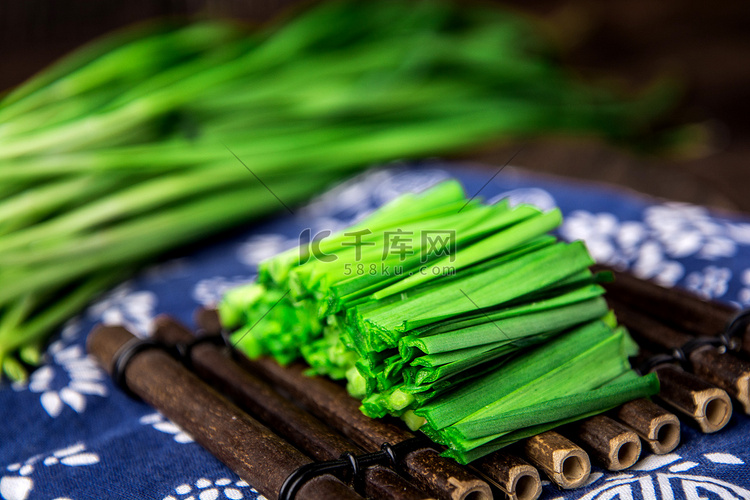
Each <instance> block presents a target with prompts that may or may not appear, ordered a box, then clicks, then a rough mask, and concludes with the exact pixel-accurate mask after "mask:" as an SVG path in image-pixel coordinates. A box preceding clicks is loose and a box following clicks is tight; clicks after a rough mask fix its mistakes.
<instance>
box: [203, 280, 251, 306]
mask: <svg viewBox="0 0 750 500" xmlns="http://www.w3.org/2000/svg"><path fill="white" fill-rule="evenodd" d="M254 279H255V276H232V277H231V278H225V277H224V276H214V277H213V278H208V279H204V280H200V281H199V282H198V283H196V285H195V287H194V288H193V298H194V299H195V301H196V302H198V303H199V304H201V305H203V306H206V307H214V306H216V304H218V303H219V301H220V300H221V298H222V297H223V296H224V294H225V293H226V292H227V291H228V290H231V289H232V288H235V287H238V286H240V285H244V284H245V283H249V282H251V281H252V280H254Z"/></svg>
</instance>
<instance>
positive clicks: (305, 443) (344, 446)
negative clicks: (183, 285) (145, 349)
mask: <svg viewBox="0 0 750 500" xmlns="http://www.w3.org/2000/svg"><path fill="white" fill-rule="evenodd" d="M154 326H155V329H154V334H153V337H154V339H156V340H158V341H160V342H164V343H166V344H169V345H174V344H178V343H189V342H191V341H192V340H195V337H194V336H193V334H192V333H191V332H190V330H189V329H188V328H187V327H185V326H184V325H182V324H181V323H179V322H178V321H177V320H175V319H174V318H172V317H170V316H166V315H162V316H158V317H157V318H156V319H155V320H154ZM223 351H224V349H222V348H221V347H219V346H217V345H214V344H209V343H205V344H199V345H196V346H195V347H194V348H193V349H192V350H191V351H190V354H191V361H192V366H193V369H194V370H195V372H196V373H197V374H198V375H199V376H200V377H201V378H202V379H204V380H206V381H207V382H209V383H210V384H211V385H212V386H214V387H215V388H216V389H217V390H219V391H220V392H222V393H224V394H226V395H228V396H230V397H231V398H232V399H233V400H234V401H235V402H236V403H237V404H238V405H239V406H240V408H242V409H243V410H246V411H249V412H251V413H252V414H254V415H255V416H257V417H258V418H259V419H260V420H262V421H263V422H264V423H265V424H266V425H268V426H269V427H270V428H271V429H273V430H274V431H275V432H276V433H278V434H279V435H280V436H282V437H283V438H285V439H287V440H288V441H289V442H290V443H292V444H293V445H295V446H296V447H297V448H299V449H300V450H302V451H304V452H305V453H307V454H308V455H309V456H311V457H313V458H315V459H316V460H319V461H325V460H335V459H337V458H339V457H340V456H341V455H342V454H343V453H346V452H351V453H353V454H355V455H358V454H362V452H363V451H362V449H361V448H359V447H357V446H356V445H354V444H352V443H351V442H350V441H348V440H347V439H345V438H344V437H343V436H341V435H340V434H339V433H337V432H334V431H333V430H332V429H331V428H330V427H328V426H327V425H325V424H323V423H322V422H321V421H320V420H318V419H316V418H315V417H313V416H312V415H310V414H309V413H307V412H305V411H303V410H301V409H300V408H299V407H297V406H295V405H294V404H292V403H291V402H289V401H288V400H286V399H284V398H283V397H281V396H280V395H279V394H278V393H276V392H275V391H274V390H273V389H272V388H271V386H269V385H268V384H266V383H265V382H263V381H262V380H260V379H258V378H257V377H254V376H253V375H251V374H250V373H248V372H247V371H246V370H244V369H243V368H242V367H240V366H239V365H238V364H237V363H235V362H234V361H232V360H231V359H228V358H227V356H226V354H225V353H224V352H223ZM364 479H365V492H366V494H367V495H368V496H369V497H373V498H383V499H393V500H417V499H425V498H428V495H426V494H425V493H423V492H421V491H420V490H419V489H417V488H415V487H414V486H412V485H411V484H410V483H409V482H408V481H406V480H405V479H404V478H402V477H401V476H399V475H398V474H397V473H396V472H394V471H393V470H391V469H388V468H386V467H383V466H380V465H376V466H373V467H368V468H367V469H366V470H365V472H364Z"/></svg>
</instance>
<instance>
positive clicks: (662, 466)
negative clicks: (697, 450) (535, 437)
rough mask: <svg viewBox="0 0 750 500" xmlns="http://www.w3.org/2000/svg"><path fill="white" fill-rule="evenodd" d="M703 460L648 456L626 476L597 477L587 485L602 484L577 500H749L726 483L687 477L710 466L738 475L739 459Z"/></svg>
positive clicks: (729, 456) (710, 455)
mask: <svg viewBox="0 0 750 500" xmlns="http://www.w3.org/2000/svg"><path fill="white" fill-rule="evenodd" d="M703 457H704V458H705V459H706V462H705V463H703V464H701V463H698V462H696V461H693V460H683V459H682V457H681V456H680V455H679V454H677V453H670V454H667V455H649V456H648V457H646V458H644V459H642V460H641V461H639V462H638V463H637V464H635V465H634V466H633V467H631V468H630V469H628V470H627V471H626V472H625V473H621V474H610V475H603V474H600V475H598V476H597V477H596V479H595V480H594V481H590V482H589V485H595V484H596V483H598V482H599V481H600V480H601V482H600V483H599V484H598V485H596V486H595V487H594V488H593V489H592V490H590V491H588V492H587V493H585V494H584V495H582V496H580V498H579V500H610V499H612V498H616V497H619V498H620V500H631V499H633V498H643V499H644V500H656V499H663V500H673V499H675V498H687V499H689V500H699V499H705V498H721V499H723V500H733V499H744V500H750V491H748V490H747V489H745V488H742V487H740V486H737V485H735V484H732V483H730V482H728V481H723V480H720V479H717V478H715V477H710V476H706V475H702V473H700V472H698V473H695V474H694V473H692V472H691V473H690V474H686V472H688V471H693V470H695V469H697V468H700V467H701V466H702V465H704V466H711V464H720V465H721V466H723V467H730V468H731V467H734V469H733V472H734V473H738V472H740V471H741V470H742V469H741V466H743V465H744V461H743V460H742V459H740V458H739V457H736V456H734V455H732V454H729V453H706V454H704V455H703ZM714 467H715V465H714ZM705 468H708V467H705ZM592 476H593V474H592Z"/></svg>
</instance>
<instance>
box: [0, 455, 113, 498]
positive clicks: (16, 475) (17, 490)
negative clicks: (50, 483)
mask: <svg viewBox="0 0 750 500" xmlns="http://www.w3.org/2000/svg"><path fill="white" fill-rule="evenodd" d="M97 463H99V455H98V454H96V453H92V452H89V451H86V445H85V444H83V443H76V444H74V445H72V446H68V447H65V448H62V449H59V450H56V451H54V452H52V454H50V455H45V454H40V455H34V456H33V457H30V458H28V459H27V460H25V461H24V462H22V463H14V464H11V465H9V466H7V467H6V468H5V469H6V471H7V472H8V473H10V474H7V475H4V476H3V477H1V478H0V497H2V498H3V499H5V500H26V499H27V498H28V496H29V493H31V491H32V490H33V489H34V480H33V478H32V476H33V474H34V471H36V470H37V469H39V467H40V466H42V467H53V466H56V465H65V466H67V467H81V466H86V465H94V464H97ZM56 500H63V499H62V498H58V499H56Z"/></svg>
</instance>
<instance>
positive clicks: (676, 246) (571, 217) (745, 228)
mask: <svg viewBox="0 0 750 500" xmlns="http://www.w3.org/2000/svg"><path fill="white" fill-rule="evenodd" d="M450 177H456V178H458V179H459V180H460V181H461V182H462V183H463V184H464V186H465V187H466V191H467V193H469V194H474V193H476V192H477V191H479V190H480V189H482V191H481V196H483V197H484V198H485V199H487V200H488V201H490V202H492V201H497V200H499V199H502V198H505V197H508V198H510V199H511V200H512V202H514V203H518V202H529V203H533V204H535V205H538V206H540V207H542V208H551V207H553V206H559V207H560V208H561V209H562V211H563V213H564V214H565V222H564V225H563V226H562V227H561V229H560V234H561V235H562V236H563V237H564V238H567V239H570V240H574V239H583V240H585V241H586V243H587V245H588V247H589V249H590V251H591V253H592V254H593V255H594V257H595V258H597V259H598V260H600V261H601V262H607V263H611V264H616V265H619V266H623V267H627V268H630V269H631V270H632V271H633V272H634V273H636V274H637V275H639V276H641V277H643V278H650V279H654V280H656V281H658V282H660V283H662V284H664V285H669V286H671V285H680V286H683V287H686V288H689V289H690V290H693V291H695V292H697V293H699V294H701V295H703V296H704V297H712V298H718V299H721V300H724V301H728V302H732V303H735V304H738V305H748V304H750V219H746V218H740V217H734V216H720V215H717V214H713V213H711V212H710V211H708V210H706V209H705V208H702V207H699V206H694V205H689V204H685V203H671V202H662V201H659V200H654V199H649V198H646V197H641V196H638V195H636V194H634V193H628V192H625V191H622V190H616V189H611V188H607V187H604V186H601V185H596V186H592V185H586V184H583V183H572V182H567V181H563V180H561V179H557V178H555V179H552V178H549V179H548V178H543V177H538V176H531V175H529V174H527V173H523V172H522V171H520V170H516V169H513V168H507V169H505V170H503V171H502V173H501V174H500V175H498V176H496V177H495V178H494V179H493V180H492V182H490V183H489V184H488V185H487V186H486V187H484V188H482V186H483V185H484V184H485V183H486V182H487V179H488V178H489V174H488V171H487V170H486V169H482V170H480V169H472V168H470V167H466V166H463V167H461V168H459V167H458V166H456V165H443V164H440V163H435V162H431V163H427V164H423V165H410V166H405V165H392V166H390V167H388V168H383V169H376V170H372V171H369V172H367V173H365V174H363V175H361V176H359V177H357V178H355V179H353V180H351V181H348V182H346V183H344V184H341V185H339V186H338V187H336V188H334V189H332V190H331V191H329V192H327V193H325V194H323V195H322V196H321V197H319V198H318V199H316V200H314V201H313V202H312V203H310V204H309V205H307V206H306V207H304V208H302V209H300V210H298V211H297V212H296V213H295V214H294V215H284V214H283V213H282V215H280V216H279V217H278V218H277V219H275V220H273V221H271V222H267V223H264V224H260V225H256V226H254V227H249V228H248V230H247V231H246V232H245V233H244V234H243V235H241V236H237V237H234V238H231V239H225V240H222V241H216V242H215V243H213V244H208V245H206V246H204V247H202V248H201V249H200V250H198V251H196V252H195V253H194V254H192V255H190V256H188V257H185V258H179V259H176V260H172V261H169V262H166V263H164V264H161V265H159V266H157V267H154V268H152V269H149V270H147V271H145V272H144V273H142V274H141V275H140V276H139V277H137V278H136V279H133V280H131V281H128V282H126V283H123V284H122V285H120V286H119V287H117V288H116V289H114V290H112V291H111V292H110V293H108V294H106V296H104V297H103V298H101V299H100V300H99V301H98V302H97V303H96V304H94V305H92V306H91V307H89V308H88V309H87V310H86V311H85V312H84V313H83V314H81V315H80V316H78V317H76V318H74V319H72V320H70V321H69V322H68V323H67V324H66V325H65V326H64V328H62V330H61V332H60V334H59V335H58V336H57V337H56V340H55V341H54V342H53V343H52V344H51V345H50V347H49V349H48V352H47V358H46V362H45V364H44V365H43V366H42V367H40V368H39V369H38V370H36V371H35V372H34V373H33V374H32V375H31V378H30V380H29V382H28V383H27V384H16V385H11V386H7V385H6V386H4V387H2V388H1V389H0V417H2V422H1V423H0V498H2V499H5V500H26V499H28V500H33V499H44V500H53V499H56V500H63V499H72V500H83V499H102V498H112V499H120V498H121V499H154V500H175V499H182V500H188V499H190V500H213V499H219V498H221V499H243V498H244V499H251V498H255V497H256V496H257V495H258V494H257V492H256V491H255V490H254V489H253V488H252V486H251V485H248V484H247V483H245V482H244V481H242V480H240V479H239V478H238V477H237V476H236V475H235V474H233V473H232V472H231V471H230V470H228V469H227V468H226V467H225V466H224V465H222V464H221V463H220V462H219V461H218V460H216V459H215V458H214V457H213V456H211V455H210V454H209V453H208V452H206V451H204V450H203V449H202V448H201V447H200V446H198V445H197V444H196V443H194V442H193V440H192V438H191V437H190V435H188V434H187V433H185V432H184V431H183V430H182V429H180V428H179V427H177V426H176V425H175V424H173V423H172V422H170V421H169V420H167V419H165V418H164V417H163V416H162V415H160V414H159V413H158V412H157V411H155V410H154V409H153V408H150V407H149V406H147V405H146V404H144V403H141V402H136V401H133V400H131V399H129V398H128V397H127V396H125V395H124V394H123V393H122V392H121V391H119V390H118V389H116V388H115V387H114V386H113V385H112V382H111V381H110V380H109V379H108V377H107V376H106V375H105V373H104V372H103V371H102V370H101V369H100V368H99V367H98V366H97V365H96V364H95V363H94V361H93V360H92V359H91V358H89V357H87V355H86V353H85V350H84V339H85V336H86V334H87V333H88V331H89V330H90V328H91V327H92V326H93V325H94V324H95V323H96V322H104V323H107V324H124V325H125V326H127V327H128V328H129V329H131V330H132V331H134V332H136V333H137V334H138V335H141V336H146V335H148V334H149V328H150V325H151V320H152V318H153V317H154V316H155V315H156V314H158V313H169V314H172V315H174V316H176V317H178V318H180V319H181V320H183V321H185V322H187V323H188V324H191V315H192V312H193V310H194V309H195V308H196V307H197V306H198V305H211V304H215V303H216V301H217V300H218V299H219V298H220V297H221V295H222V293H223V292H224V291H225V290H227V289H229V288H231V287H233V286H235V285H238V284H241V283H245V282H247V281H250V280H252V279H253V278H254V276H255V270H256V265H257V263H258V262H260V261H261V260H263V259H264V258H265V257H268V256H270V255H273V254H275V253H277V252H279V251H281V250H284V249H286V248H290V247H292V246H295V245H296V244H298V235H299V234H300V232H301V231H302V230H304V229H306V228H309V229H311V230H312V234H315V233H316V232H317V231H320V230H325V229H330V230H336V229H338V228H342V227H345V226H347V225H349V224H350V223H351V222H352V221H353V220H355V219H357V218H359V217H361V216H362V215H364V214H365V213H367V212H369V211H370V210H372V209H373V208H374V207H376V206H378V205H381V204H382V203H384V202H386V201H388V200H390V199H392V198H394V197H396V196H398V195H399V194H401V193H402V192H405V191H413V190H421V189H423V188H426V187H427V186H429V185H431V184H434V183H436V182H438V181H440V180H443V179H447V178H450ZM268 202H269V203H276V201H275V200H274V199H273V197H272V196H271V195H270V194H269V200H268ZM280 213H281V211H280ZM749 432H750V419H748V417H746V416H744V415H737V414H735V416H734V417H733V419H732V421H731V423H730V424H729V426H728V427H727V428H725V429H724V430H723V431H722V432H720V433H719V434H716V435H702V434H700V433H698V432H696V431H695V430H693V429H691V428H689V427H687V426H683V438H682V444H681V445H680V447H679V448H677V450H675V452H674V453H671V454H669V455H664V456H646V457H645V458H644V459H642V460H641V461H640V462H639V463H638V464H637V465H636V466H635V467H633V468H631V469H630V470H627V471H625V472H624V473H617V474H613V473H605V472H603V471H601V470H599V469H596V468H595V470H594V472H593V473H592V475H591V478H590V480H589V482H588V484H587V485H586V486H585V487H584V488H581V489H578V490H574V491H561V490H558V489H557V488H556V487H555V486H554V485H550V484H549V483H546V484H545V491H544V494H543V495H544V496H543V498H546V499H550V500H562V499H576V500H594V499H597V500H609V499H612V498H615V497H617V496H619V498H620V500H632V499H644V500H651V499H656V498H660V499H664V500H673V499H689V500H698V499H714V498H715V499H717V500H718V499H720V500H730V499H738V498H743V499H748V500H750V472H748V465H747V464H748V463H749V462H750V450H749V449H748V444H750V443H748V433H749Z"/></svg>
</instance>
